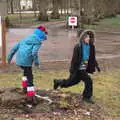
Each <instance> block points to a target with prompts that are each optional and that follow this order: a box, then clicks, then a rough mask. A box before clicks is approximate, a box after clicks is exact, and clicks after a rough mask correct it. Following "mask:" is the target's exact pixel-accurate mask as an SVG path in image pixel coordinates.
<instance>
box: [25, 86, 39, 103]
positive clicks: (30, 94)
mask: <svg viewBox="0 0 120 120" xmlns="http://www.w3.org/2000/svg"><path fill="white" fill-rule="evenodd" d="M35 94H36V92H35V88H34V86H30V87H27V102H28V104H31V105H37V103H38V102H37V99H36V97H35Z"/></svg>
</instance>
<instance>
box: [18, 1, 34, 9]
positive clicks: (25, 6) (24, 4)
mask: <svg viewBox="0 0 120 120" xmlns="http://www.w3.org/2000/svg"><path fill="white" fill-rule="evenodd" d="M20 5H21V10H30V9H32V7H33V3H32V0H21V1H20Z"/></svg>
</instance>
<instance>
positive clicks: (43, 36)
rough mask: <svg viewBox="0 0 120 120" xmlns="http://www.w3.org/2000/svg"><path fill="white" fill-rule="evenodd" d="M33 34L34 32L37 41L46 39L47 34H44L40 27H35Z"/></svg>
mask: <svg viewBox="0 0 120 120" xmlns="http://www.w3.org/2000/svg"><path fill="white" fill-rule="evenodd" d="M33 34H35V35H36V36H37V37H38V40H39V41H44V40H47V36H46V34H45V32H44V31H42V30H40V29H35V30H34V32H33Z"/></svg>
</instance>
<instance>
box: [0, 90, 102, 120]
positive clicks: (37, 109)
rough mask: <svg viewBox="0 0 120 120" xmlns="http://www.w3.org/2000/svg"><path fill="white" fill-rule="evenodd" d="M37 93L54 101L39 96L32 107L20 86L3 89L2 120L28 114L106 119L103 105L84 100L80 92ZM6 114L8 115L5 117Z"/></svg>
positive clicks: (78, 119) (0, 94)
mask: <svg viewBox="0 0 120 120" xmlns="http://www.w3.org/2000/svg"><path fill="white" fill-rule="evenodd" d="M37 95H40V96H43V97H45V96H47V97H49V98H50V99H51V100H52V101H53V102H52V103H51V104H49V102H48V101H47V100H43V99H41V98H37V100H38V104H37V105H36V106H33V107H32V108H30V107H28V106H26V105H27V103H26V96H25V95H24V94H23V93H22V90H21V89H20V88H8V89H1V90H0V120H1V119H2V120H4V119H5V120H16V119H17V118H18V117H19V118H25V117H26V114H28V116H27V117H29V118H31V120H34V119H35V120H46V119H47V120H53V119H55V120H61V119H62V120H63V119H65V118H67V119H69V120H85V119H86V120H104V118H103V116H104V114H103V109H102V107H101V106H99V105H98V104H97V103H96V104H88V103H85V102H83V101H82V97H81V95H79V94H73V93H70V92H64V93H63V92H61V91H52V90H49V91H45V90H38V91H37ZM6 114H7V116H8V117H5V116H6ZM4 115H5V116H4ZM4 117H5V118H4ZM38 118H39V119H38Z"/></svg>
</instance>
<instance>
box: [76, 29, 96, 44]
mask: <svg viewBox="0 0 120 120" xmlns="http://www.w3.org/2000/svg"><path fill="white" fill-rule="evenodd" d="M86 35H89V37H90V44H93V43H94V41H95V32H94V31H93V30H80V31H78V36H79V42H80V43H82V42H83V40H84V38H85V36H86Z"/></svg>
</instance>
